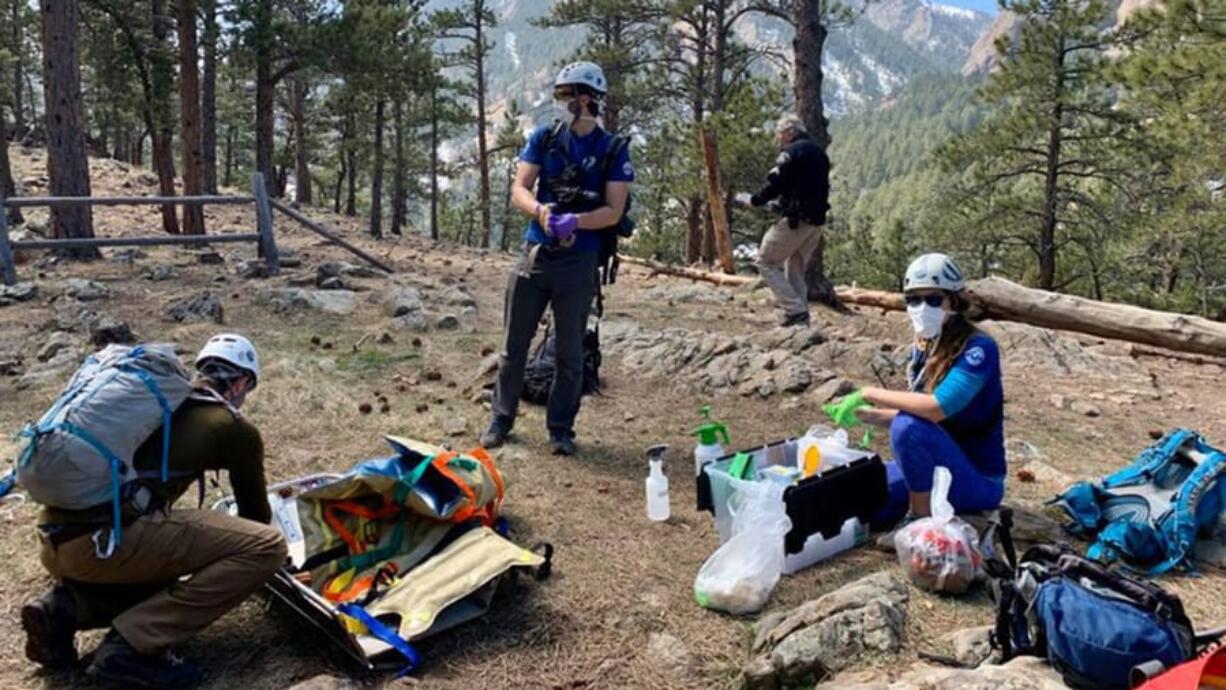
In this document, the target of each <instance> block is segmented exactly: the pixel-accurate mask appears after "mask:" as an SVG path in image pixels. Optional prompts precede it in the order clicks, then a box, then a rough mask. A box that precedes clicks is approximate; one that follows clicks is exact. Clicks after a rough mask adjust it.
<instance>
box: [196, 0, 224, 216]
mask: <svg viewBox="0 0 1226 690" xmlns="http://www.w3.org/2000/svg"><path fill="white" fill-rule="evenodd" d="M217 2H218V0H204V3H205V7H204V81H203V83H202V84H201V86H200V123H201V125H202V126H203V130H202V132H201V135H200V146H201V148H203V149H204V191H205V192H207V193H209V194H216V193H217V41H218V40H219V35H220V29H219V27H218V25H217Z"/></svg>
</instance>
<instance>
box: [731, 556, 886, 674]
mask: <svg viewBox="0 0 1226 690" xmlns="http://www.w3.org/2000/svg"><path fill="white" fill-rule="evenodd" d="M908 598H909V594H908V591H907V583H906V582H905V581H903V580H902V579H900V578H899V577H898V576H897V575H896V574H894V573H891V572H888V571H882V572H879V573H874V574H872V575H869V576H867V577H864V578H861V579H859V580H857V581H855V582H852V583H850V584H848V585H845V586H843V587H840V588H839V589H837V590H835V591H833V592H830V593H829V594H826V595H823V596H821V597H819V598H817V599H814V600H812V601H808V602H806V603H804V604H801V605H800V606H798V607H796V608H795V609H792V610H791V611H788V612H786V613H781V614H774V615H771V616H767V617H766V618H764V619H763V620H762V621H760V622H759V623H758V624H757V625H755V626H754V642H753V652H754V654H755V656H754V658H753V659H752V660H751V661H750V662H749V663H748V664H747V665H746V666H745V667H744V669H743V670H742V674H743V677H744V680H745V684H746V686H747V687H748V688H750V689H751V690H757V689H761V688H777V687H782V686H786V685H788V684H799V683H806V682H810V683H811V682H812V680H813V679H817V678H823V677H825V676H827V675H830V674H833V673H837V672H838V671H840V670H842V669H845V668H847V667H849V666H851V665H852V664H854V663H856V661H857V660H858V659H859V657H860V656H861V655H863V654H864V653H866V652H869V651H878V652H896V651H898V650H899V648H901V646H902V635H903V630H904V628H905V625H906V619H907V610H906V603H907V600H908Z"/></svg>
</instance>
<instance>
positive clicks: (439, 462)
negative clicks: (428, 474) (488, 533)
mask: <svg viewBox="0 0 1226 690" xmlns="http://www.w3.org/2000/svg"><path fill="white" fill-rule="evenodd" d="M459 455H460V454H459V453H456V452H454V451H448V452H446V453H439V454H438V455H436V456H434V460H432V461H431V463H430V464H432V465H434V468H435V469H437V470H438V471H439V472H441V473H442V475H443V476H444V477H446V478H447V479H448V480H449V481H450V482H451V483H452V484H455V485H456V488H457V489H459V490H460V491H461V492H462V493H463V494H464V498H465V499H467V500H466V501H465V502H464V504H463V505H461V506H460V508H459V509H458V510H456V512H455V514H454V515H452V516H451V517H450V518H449V521H450V522H464V521H466V520H468V519H469V518H471V517H472V516H473V514H474V513H476V512H477V493H476V492H475V491H473V488H472V487H471V486H469V485H468V482H466V481H464V480H462V479H460V478H459V477H458V476H457V475H456V473H455V472H452V471H451V468H450V467H448V466H447V464H448V463H450V462H451V461H452V460H455V459H456V458H457V457H459Z"/></svg>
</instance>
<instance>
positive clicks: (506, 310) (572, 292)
mask: <svg viewBox="0 0 1226 690" xmlns="http://www.w3.org/2000/svg"><path fill="white" fill-rule="evenodd" d="M533 246H534V245H529V246H528V247H527V248H526V249H525V251H524V253H523V254H522V255H521V257H520V260H519V264H518V265H517V266H516V270H515V271H514V272H513V273H512V274H511V278H510V280H509V281H508V283H507V295H506V302H505V304H504V306H503V319H504V322H505V328H506V341H505V344H504V346H503V351H502V356H501V357H500V358H499V361H498V381H497V383H495V385H494V400H493V407H494V415H495V417H496V418H502V419H503V420H504V421H507V422H514V420H515V415H516V413H517V411H518V410H519V395H520V393H521V392H523V388H524V367H525V366H526V365H527V362H528V348H529V347H530V346H531V345H532V338H533V337H534V336H535V335H536V329H537V326H538V325H539V324H540V321H541V316H543V315H544V313H545V307H547V306H552V308H553V327H554V331H555V333H556V338H557V369H556V370H555V372H554V377H553V388H552V389H550V391H549V403H548V405H547V406H546V425H547V426H548V427H549V430H550V431H551V432H554V433H562V434H569V435H572V436H573V435H574V426H575V415H577V414H579V400H580V398H581V397H582V395H583V333H584V331H585V329H586V327H587V317H588V314H589V313H590V312H591V309H592V298H593V297H594V296H595V294H596V253H595V252H574V251H550V250H549V249H547V248H545V247H543V246H542V247H539V249H538V250H537V251H536V252H535V255H536V256H535V260H532V259H533V257H532V255H533V253H534V252H533V251H532V249H533Z"/></svg>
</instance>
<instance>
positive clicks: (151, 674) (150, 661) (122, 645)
mask: <svg viewBox="0 0 1226 690" xmlns="http://www.w3.org/2000/svg"><path fill="white" fill-rule="evenodd" d="M87 673H88V674H89V675H90V676H93V677H94V678H101V679H103V680H108V681H111V682H113V683H123V684H128V685H137V686H140V687H142V688H182V687H187V686H191V685H197V684H199V683H200V682H201V681H202V680H204V673H203V672H202V671H201V670H200V669H199V668H197V667H196V665H195V664H192V663H190V662H187V661H184V660H183V659H180V658H178V657H176V656H175V655H173V654H171V653H170V652H163V653H161V654H141V653H140V652H138V651H136V650H135V649H133V648H132V645H130V644H128V641H127V640H125V639H123V636H121V635H120V634H119V633H118V632H116V631H114V630H112V631H110V632H108V633H107V634H106V637H104V638H103V639H102V644H100V645H98V651H96V652H94V663H92V664H90V666H89V670H88V671H87Z"/></svg>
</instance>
